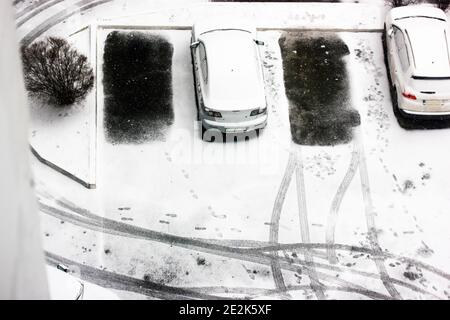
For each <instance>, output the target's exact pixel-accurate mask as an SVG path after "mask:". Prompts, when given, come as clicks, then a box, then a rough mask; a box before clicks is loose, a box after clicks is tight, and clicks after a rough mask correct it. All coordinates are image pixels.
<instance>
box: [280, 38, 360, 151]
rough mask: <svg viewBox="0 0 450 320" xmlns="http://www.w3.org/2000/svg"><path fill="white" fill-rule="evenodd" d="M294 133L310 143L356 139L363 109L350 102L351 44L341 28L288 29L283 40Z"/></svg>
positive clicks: (342, 141) (293, 134) (329, 142)
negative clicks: (335, 30) (340, 34)
mask: <svg viewBox="0 0 450 320" xmlns="http://www.w3.org/2000/svg"><path fill="white" fill-rule="evenodd" d="M279 44H280V47H281V54H282V57H283V69H284V82H285V87H286V95H287V97H288V99H289V105H290V106H289V121H290V124H291V134H292V139H293V140H294V142H295V143H298V144H304V145H336V144H341V143H347V142H349V141H351V140H352V138H353V135H352V128H353V127H355V126H358V125H360V122H361V121H360V116H359V113H358V112H357V111H356V110H354V109H353V108H351V107H350V106H349V104H350V102H349V83H348V76H347V72H346V67H345V61H344V60H343V58H344V56H346V55H348V54H349V50H348V47H347V46H346V44H345V43H344V42H343V41H342V40H341V39H340V38H339V37H338V36H337V35H335V34H331V33H320V34H311V33H305V32H285V33H284V34H283V35H282V36H281V38H280V40H279Z"/></svg>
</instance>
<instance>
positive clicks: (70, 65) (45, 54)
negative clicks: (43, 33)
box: [22, 37, 94, 106]
mask: <svg viewBox="0 0 450 320" xmlns="http://www.w3.org/2000/svg"><path fill="white" fill-rule="evenodd" d="M22 61H23V68H24V77H25V86H26V88H27V90H28V92H29V93H30V94H31V95H34V96H37V97H39V98H42V99H45V100H46V101H48V102H49V103H51V104H53V105H56V106H66V105H71V104H73V103H75V102H79V101H81V100H82V99H84V98H85V97H86V95H87V94H88V92H89V91H90V90H91V89H92V87H93V84H94V73H93V71H92V68H91V67H90V66H89V63H88V61H87V57H86V56H84V55H82V54H80V53H78V52H77V50H76V49H74V48H73V47H72V46H71V45H70V44H69V43H68V42H67V41H66V40H64V39H61V38H55V37H49V38H47V39H45V40H42V41H38V42H35V43H33V44H31V45H30V46H23V47H22Z"/></svg>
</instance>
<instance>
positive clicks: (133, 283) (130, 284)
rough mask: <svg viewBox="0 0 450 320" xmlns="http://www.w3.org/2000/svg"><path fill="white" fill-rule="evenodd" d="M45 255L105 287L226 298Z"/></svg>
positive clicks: (161, 294) (49, 260)
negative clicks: (74, 268)
mask: <svg viewBox="0 0 450 320" xmlns="http://www.w3.org/2000/svg"><path fill="white" fill-rule="evenodd" d="M45 256H46V258H47V263H48V264H50V265H53V266H57V265H58V264H59V263H63V264H65V265H67V266H70V267H76V268H77V269H78V270H80V277H81V278H82V280H85V281H87V282H91V283H94V284H97V285H99V286H102V287H104V288H110V289H116V290H126V291H130V292H136V293H140V294H144V295H147V296H151V297H156V298H160V299H179V300H184V299H194V300H197V299H208V300H219V299H225V298H223V297H218V296H214V295H210V294H206V293H201V292H197V291H194V290H191V289H186V288H180V287H172V286H167V285H163V284H160V283H156V282H152V281H147V280H142V279H137V278H133V277H129V276H126V275H122V274H118V273H114V272H111V271H106V270H101V269H98V268H95V267H91V266H87V265H85V264H81V263H78V262H75V261H72V260H70V259H67V258H64V257H61V256H59V255H56V254H53V253H50V252H45ZM227 300H228V299H227Z"/></svg>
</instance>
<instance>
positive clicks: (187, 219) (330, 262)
mask: <svg viewBox="0 0 450 320" xmlns="http://www.w3.org/2000/svg"><path fill="white" fill-rule="evenodd" d="M68 2H69V1H68ZM143 3H148V4H149V6H150V3H152V2H151V1H142V2H141V1H139V2H138V1H120V0H119V1H114V2H111V3H106V4H104V5H101V6H99V7H96V8H93V9H92V10H89V11H86V12H83V13H84V14H83V15H82V16H81V15H79V14H76V15H73V16H71V17H70V18H68V19H67V20H66V23H58V24H56V25H55V26H54V27H52V28H51V29H49V31H47V33H46V34H57V35H68V34H70V33H72V32H74V31H75V30H78V29H79V28H81V27H83V26H84V25H86V24H89V23H94V22H97V23H99V24H110V25H113V26H115V27H114V28H116V29H121V28H125V27H126V25H134V26H140V27H139V28H141V29H145V26H147V25H154V26H157V25H164V26H172V27H177V26H180V27H181V28H185V27H187V26H191V25H192V23H193V21H195V19H196V18H197V17H199V16H202V15H203V16H208V17H211V19H213V18H214V16H222V15H231V16H232V15H235V16H236V17H239V18H245V17H247V18H251V19H253V20H254V21H255V23H256V25H257V26H258V27H259V28H260V31H259V33H258V38H260V39H261V40H263V41H265V46H264V47H261V48H260V50H261V56H262V58H263V65H264V75H265V84H266V88H265V89H266V97H267V100H268V107H269V120H268V127H267V128H266V129H265V132H264V133H263V134H262V135H261V136H260V137H259V138H258V139H251V140H250V141H248V142H238V143H227V144H217V143H205V142H202V141H201V140H200V138H199V132H198V127H197V126H196V123H195V118H196V113H195V108H196V107H195V99H194V88H193V83H192V68H191V62H190V54H189V39H190V31H189V30H167V29H166V30H143V32H150V33H156V34H159V35H162V36H165V37H166V38H167V39H168V40H169V41H170V42H171V43H172V44H173V46H174V56H173V69H172V72H173V75H174V76H173V107H174V113H175V121H174V124H173V125H172V126H171V128H170V130H169V132H168V134H167V136H166V141H164V142H159V141H153V142H148V143H145V144H139V145H131V144H130V145H112V144H109V143H107V142H106V140H105V137H104V129H103V118H102V117H103V113H102V101H103V90H102V81H101V80H102V75H101V72H99V74H98V75H97V76H98V79H97V85H98V88H97V101H98V102H99V105H98V110H99V111H98V114H97V116H98V122H97V123H98V140H97V146H98V150H97V188H96V189H95V190H87V189H85V188H83V187H82V186H81V185H79V184H77V183H75V182H74V181H71V180H69V179H68V178H66V177H64V176H62V175H60V174H59V173H57V172H55V171H53V170H52V169H50V168H48V167H47V166H45V165H43V164H42V163H39V162H38V161H37V160H35V161H34V172H35V176H36V180H37V181H38V183H37V189H38V196H39V201H40V203H41V211H42V223H43V231H44V235H45V237H44V239H45V242H44V244H45V249H46V250H47V251H48V252H51V253H52V254H54V255H56V256H60V257H61V258H64V259H69V260H71V261H73V262H74V263H76V264H82V265H83V266H85V267H86V268H88V267H89V268H94V269H95V270H96V273H95V274H96V275H97V276H98V278H96V279H90V281H93V282H97V284H101V283H102V281H104V279H109V280H108V281H110V283H109V284H110V285H111V286H112V288H113V289H115V290H116V294H117V295H118V296H119V297H122V298H149V297H150V298H171V296H170V295H166V294H165V293H164V294H161V293H157V294H156V293H154V292H150V291H146V290H143V289H142V287H140V286H142V284H141V283H140V282H139V281H142V280H144V281H146V283H148V285H149V286H151V285H152V284H153V283H158V284H164V285H166V286H172V287H181V288H184V289H186V290H189V291H190V292H191V293H190V294H192V295H194V296H195V295H198V294H207V295H218V296H232V297H249V298H254V299H258V298H263V297H265V298H270V299H278V298H283V297H286V293H283V290H282V286H281V289H280V276H279V273H278V271H279V272H280V274H281V279H282V282H283V283H284V284H285V286H286V287H287V295H288V297H290V298H292V299H316V298H318V299H321V298H328V299H368V298H376V299H377V298H382V299H388V298H403V299H448V298H449V297H450V296H449V285H450V283H449V280H450V275H449V273H450V264H449V262H450V252H449V250H448V247H449V245H450V236H449V232H448V230H447V228H446V227H447V226H448V225H449V222H450V218H449V216H448V196H447V195H448V194H449V192H450V183H449V181H448V179H447V177H448V175H449V171H448V165H447V162H448V161H447V159H448V158H449V157H450V150H449V149H448V148H446V147H445V141H446V140H447V139H449V138H450V130H449V129H442V130H429V131H423V130H417V131H405V130H403V129H401V128H400V127H399V125H398V123H397V121H396V118H395V116H394V114H393V112H392V104H391V101H390V96H389V88H388V82H387V75H386V70H385V66H384V62H383V52H382V45H381V34H380V33H379V32H373V31H377V30H380V29H381V28H382V21H383V19H384V12H385V10H386V8H385V7H384V6H382V5H380V4H379V3H378V4H373V3H372V2H370V3H369V4H349V3H347V4H332V5H330V4H326V5H325V4H317V3H299V4H291V3H290V4H277V5H274V4H272V5H270V4H192V5H190V4H188V1H179V2H177V4H176V5H177V6H175V5H174V6H173V7H172V8H163V9H161V10H160V11H156V9H157V7H156V6H155V7H149V8H148V12H147V11H144V9H145V8H146V5H145V4H143ZM54 9H55V8H54ZM49 10H50V9H49ZM150 11H152V12H150ZM49 15H50V13H49ZM108 17H115V18H108ZM38 18H39V17H36V18H34V19H33V20H30V21H29V22H28V23H26V24H24V25H23V27H21V28H20V29H19V33H20V34H21V35H26V33H27V32H31V31H32V30H33V29H34V28H35V27H36V25H39V23H42V20H39V21H40V22H38ZM269 18H270V19H269ZM42 19H46V18H45V17H44V18H42ZM271 28H275V29H280V28H308V29H323V30H337V31H341V32H338V35H339V36H340V37H341V38H342V39H343V40H344V41H345V43H346V44H347V45H348V47H349V50H350V55H349V56H348V57H346V58H345V59H346V64H347V69H348V73H349V79H350V88H351V102H352V105H353V107H354V108H355V109H357V110H358V111H359V113H360V115H361V120H362V124H361V126H360V127H359V128H357V129H356V130H355V139H354V141H353V142H351V143H349V144H344V145H339V146H335V147H308V146H298V145H294V144H293V143H291V136H290V129H289V114H288V105H289V102H288V100H287V98H286V95H285V92H284V85H283V69H282V60H281V54H280V49H279V46H278V38H279V36H280V34H281V31H279V30H267V29H271ZM98 30H99V31H98V34H97V37H98V39H97V45H98V52H97V59H98V65H97V67H98V66H101V63H102V62H101V61H102V50H103V45H102V44H103V42H104V39H105V37H106V35H107V33H108V32H110V31H111V30H113V29H108V28H107V29H105V28H99V29H98ZM343 30H347V32H342V31H343ZM355 31H360V32H355ZM361 31H371V32H361ZM97 70H100V71H101V67H100V68H99V67H98V69H97ZM289 159H291V160H292V159H294V162H292V161H291V162H289ZM289 163H291V164H292V163H294V164H296V165H297V166H298V168H301V170H297V171H296V172H295V173H293V171H292V170H291V169H292V165H290V164H289ZM286 172H287V176H292V181H291V182H290V184H287V181H286V179H283V176H284V175H285V174H286ZM280 190H285V191H286V193H285V199H284V204H283V206H282V208H280V207H279V205H277V202H276V199H277V194H279V193H280V192H281V191H280ZM336 199H338V200H339V199H340V202H339V201H337V200H336ZM48 208H50V209H48ZM277 210H281V211H279V214H280V218H279V221H278V220H277V219H276V214H274V212H277ZM277 231H278V232H277ZM333 231H334V243H336V244H338V245H334V244H333V241H332V242H331V243H330V242H329V245H330V247H331V248H332V249H333V248H334V249H335V254H336V255H334V254H333V250H330V251H327V250H326V243H327V242H326V241H327V239H328V240H329V236H327V234H328V235H329V234H331V233H333ZM174 236H176V237H175V238H174ZM274 238H275V240H277V242H278V243H281V244H284V245H287V246H285V247H283V248H280V250H279V251H276V250H275V251H272V249H270V248H265V249H261V250H258V249H252V250H253V251H249V252H245V253H242V251H240V250H244V249H246V248H247V249H249V248H257V247H265V246H268V245H275V244H276V243H274ZM374 239H375V240H376V243H374ZM308 243H311V244H313V245H315V247H314V248H313V249H312V250H307V248H310V247H309V245H308ZM230 247H231V248H234V249H227V248H230ZM377 248H381V250H382V251H377V250H378V249H377ZM308 261H309V262H311V261H312V264H310V266H309V267H306V266H305V264H308ZM110 273H113V274H115V275H120V276H123V277H127V281H129V284H128V285H123V283H124V282H121V283H122V285H120V286H119V285H118V284H117V283H118V281H117V282H115V280H114V277H115V276H113V275H111V274H110ZM81 278H83V270H81ZM311 279H313V280H311ZM314 279H316V280H314ZM381 279H385V281H384V282H383V281H381ZM316 281H320V283H321V284H322V285H323V287H322V288H323V295H322V294H321V293H320V291H321V290H319V289H317V287H316V286H315V285H314V284H315V283H316Z"/></svg>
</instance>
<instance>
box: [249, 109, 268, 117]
mask: <svg viewBox="0 0 450 320" xmlns="http://www.w3.org/2000/svg"><path fill="white" fill-rule="evenodd" d="M266 111H267V108H259V109H255V110H252V112H250V116H251V117H254V116H257V115H258V114H262V113H266Z"/></svg>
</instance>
